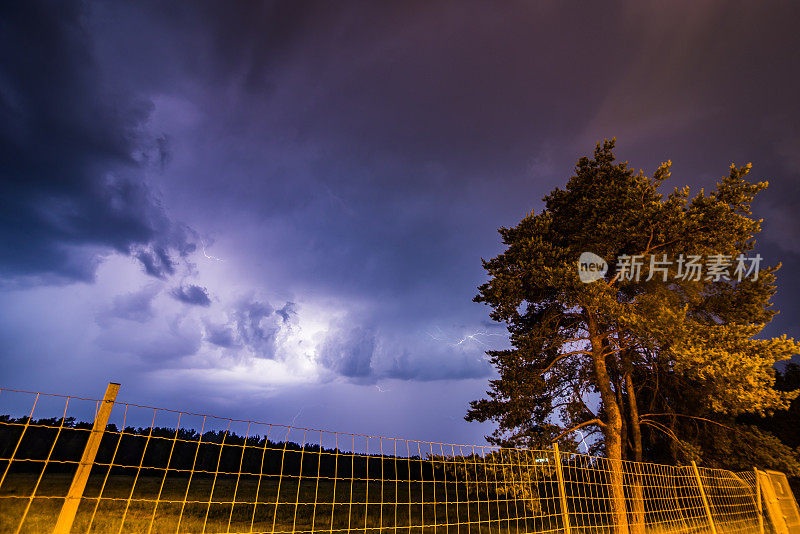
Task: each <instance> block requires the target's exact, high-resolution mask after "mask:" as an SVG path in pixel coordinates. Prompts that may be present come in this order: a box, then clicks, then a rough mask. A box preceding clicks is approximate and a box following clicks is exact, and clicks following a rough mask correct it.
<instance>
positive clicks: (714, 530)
mask: <svg viewBox="0 0 800 534" xmlns="http://www.w3.org/2000/svg"><path fill="white" fill-rule="evenodd" d="M692 470H693V471H694V478H695V479H696V480H697V487H698V489H699V490H700V497H701V498H702V500H703V508H705V509H706V516H707V517H708V525H709V527H711V534H717V526H716V525H715V524H714V518H713V517H712V516H711V507H710V506H709V505H708V497H706V490H705V489H704V488H703V481H702V479H701V478H700V470H699V469H697V464H696V463H695V462H694V460H693V461H692Z"/></svg>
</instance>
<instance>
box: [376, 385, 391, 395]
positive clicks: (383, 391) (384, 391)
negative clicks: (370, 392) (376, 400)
mask: <svg viewBox="0 0 800 534" xmlns="http://www.w3.org/2000/svg"><path fill="white" fill-rule="evenodd" d="M375 389H377V390H378V391H380V392H381V393H386V392H388V391H392V390H391V389H383V388H382V387H380V386H379V385H378V384H375Z"/></svg>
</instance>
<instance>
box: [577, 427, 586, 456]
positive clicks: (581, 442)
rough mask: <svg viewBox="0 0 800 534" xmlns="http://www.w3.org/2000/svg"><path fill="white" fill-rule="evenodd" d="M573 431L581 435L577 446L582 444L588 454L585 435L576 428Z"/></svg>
mask: <svg viewBox="0 0 800 534" xmlns="http://www.w3.org/2000/svg"><path fill="white" fill-rule="evenodd" d="M575 432H577V433H578V434H580V435H581V441H580V443H578V447H580V446H581V444H583V448H584V449H586V454H589V446H588V445H587V444H586V436H584V435H583V432H581V430H580V429H578V430H576V431H575Z"/></svg>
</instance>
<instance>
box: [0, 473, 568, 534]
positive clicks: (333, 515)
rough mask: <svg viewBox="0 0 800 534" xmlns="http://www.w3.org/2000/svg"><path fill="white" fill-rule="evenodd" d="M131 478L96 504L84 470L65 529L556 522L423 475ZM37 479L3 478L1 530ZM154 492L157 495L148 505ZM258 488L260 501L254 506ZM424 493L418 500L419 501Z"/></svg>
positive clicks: (472, 526) (43, 524)
mask: <svg viewBox="0 0 800 534" xmlns="http://www.w3.org/2000/svg"><path fill="white" fill-rule="evenodd" d="M133 481H134V479H133V477H131V476H111V477H109V479H108V481H107V482H106V486H105V489H104V491H103V499H102V500H101V501H100V504H99V505H97V499H96V498H92V497H97V495H98V494H99V490H100V487H101V485H102V483H103V477H92V478H90V481H89V485H88V486H87V488H86V492H85V493H84V500H83V501H82V503H81V506H80V508H79V511H78V516H77V519H76V521H75V525H74V528H73V532H102V533H106V532H109V533H111V532H126V533H144V532H148V531H150V532H154V533H155V532H158V533H162V532H173V533H174V532H181V533H183V532H203V531H205V532H250V531H251V527H252V530H253V531H255V532H273V531H274V532H302V531H306V532H309V531H321V532H324V531H328V532H331V531H333V532H336V531H340V532H347V531H359V532H380V531H388V532H391V531H395V530H396V531H398V532H405V533H421V532H460V533H464V534H467V533H479V532H487V533H488V532H495V533H501V532H502V533H506V532H514V533H516V532H526V531H536V532H548V531H555V530H559V529H560V524H559V523H558V518H557V517H549V516H545V517H542V516H541V515H540V517H538V518H535V519H534V518H530V519H528V521H527V524H526V522H525V520H522V519H520V520H518V519H517V517H521V516H523V515H524V514H525V512H524V511H523V510H521V505H520V504H518V503H515V502H514V501H513V500H511V501H505V500H501V501H494V500H493V501H491V502H489V501H486V500H483V501H480V500H478V497H477V496H476V495H474V494H473V495H471V497H470V502H469V503H467V502H466V501H467V495H466V492H464V491H461V492H457V488H455V487H449V488H447V494H448V495H447V498H445V486H446V485H445V484H444V483H439V484H436V486H435V487H434V484H433V483H426V484H425V485H424V487H423V485H422V484H412V485H409V484H408V483H407V482H406V483H402V482H400V483H397V484H395V483H394V482H393V481H388V482H384V483H383V484H382V483H381V481H371V482H370V483H369V486H367V483H366V482H364V481H352V480H350V479H343V480H339V481H337V482H336V484H335V488H334V482H333V481H330V480H320V481H319V486H317V481H316V480H313V479H309V480H302V481H301V483H300V484H299V486H300V487H299V492H298V481H297V479H296V478H287V477H284V478H283V479H282V480H280V481H279V480H278V479H277V477H263V478H262V480H261V482H260V484H259V482H258V480H257V478H256V477H252V478H247V477H241V478H240V479H239V481H238V486H237V481H236V479H235V478H218V479H217V480H216V482H214V480H213V478H212V477H202V478H201V477H194V478H193V479H192V482H191V486H189V491H188V494H187V486H188V482H189V480H188V477H182V478H170V477H168V478H167V480H166V481H165V482H164V485H163V488H161V483H162V479H161V477H155V476H144V477H139V479H138V481H137V482H136V488H135V491H133V493H132V494H131V488H132V486H133ZM69 482H70V477H69V476H68V475H64V474H53V475H48V476H46V477H45V478H44V479H43V481H42V482H41V483H40V485H39V488H38V489H37V495H41V496H63V495H64V494H65V493H66V490H67V488H68V486H69ZM35 484H36V476H35V475H29V474H16V475H10V476H9V477H8V478H7V479H6V481H5V483H4V484H3V488H2V492H0V506H2V512H0V532H2V533H6V532H9V533H10V532H14V531H15V530H16V528H17V526H18V524H19V521H20V518H21V517H22V515H23V514H24V512H25V508H26V507H27V506H28V502H29V500H28V499H27V498H25V497H27V496H28V495H30V494H31V491H32V489H33V486H34V485H35ZM212 484H213V486H214V488H213V499H211V498H210V497H211V495H212ZM279 484H280V499H279V500H278V499H276V497H277V496H278V495H279ZM334 489H335V498H334ZM159 490H160V492H161V497H160V499H159V500H158V506H157V507H156V502H155V500H156V498H157V497H158V495H159ZM434 491H436V501H437V502H436V504H434V502H433V500H434V497H433V496H434ZM234 493H235V494H236V501H237V504H235V505H234V504H232V503H233V500H234ZM256 493H258V502H259V504H258V505H257V506H254V505H253V504H252V502H255V501H256ZM315 496H316V503H315ZM129 499H130V503H129ZM184 500H185V504H184ZM276 500H277V501H278V504H277V505H276ZM209 501H211V502H210V503H209ZM241 501H245V502H241ZM381 501H383V503H384V504H381ZM422 501H425V504H424V505H422V504H419V503H420V502H422ZM446 501H447V503H446ZM62 502H63V499H61V498H46V497H37V498H35V499H34V500H33V501H32V503H31V505H30V510H29V511H28V514H27V517H26V519H25V522H24V525H23V529H22V532H32V533H33V532H37V533H38V532H42V533H44V532H50V531H51V530H52V526H53V524H54V522H55V518H56V517H57V516H58V512H59V510H60V507H61V504H62ZM367 502H368V503H369V504H368V505H367V504H365V503H367ZM333 503H335V505H334V504H333ZM395 503H397V504H395ZM95 508H96V509H95ZM517 512H520V514H517ZM229 520H230V523H229ZM123 521H124V523H123ZM179 521H180V524H179ZM90 523H91V528H90ZM151 523H152V527H151ZM409 525H411V526H409ZM421 525H425V527H424V528H423V527H422V526H421ZM448 526H449V528H448ZM151 528H152V530H150V529H151Z"/></svg>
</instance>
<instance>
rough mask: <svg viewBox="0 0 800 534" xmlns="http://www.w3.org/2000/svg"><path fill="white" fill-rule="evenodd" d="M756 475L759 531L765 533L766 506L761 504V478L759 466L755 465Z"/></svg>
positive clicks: (761, 533)
mask: <svg viewBox="0 0 800 534" xmlns="http://www.w3.org/2000/svg"><path fill="white" fill-rule="evenodd" d="M753 471H754V472H755V475H756V508H757V509H758V532H759V533H760V534H764V507H763V505H762V504H761V478H760V477H759V476H758V467H754V468H753Z"/></svg>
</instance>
